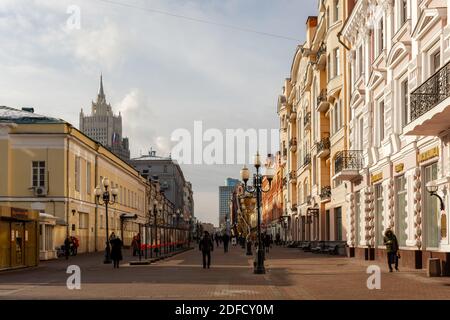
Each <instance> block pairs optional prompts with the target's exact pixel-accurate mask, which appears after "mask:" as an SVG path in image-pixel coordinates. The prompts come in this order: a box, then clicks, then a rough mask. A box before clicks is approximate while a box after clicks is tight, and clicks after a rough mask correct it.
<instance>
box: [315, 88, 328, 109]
mask: <svg viewBox="0 0 450 320" xmlns="http://www.w3.org/2000/svg"><path fill="white" fill-rule="evenodd" d="M325 101H327V89H322V91H320V94H319V96H318V97H317V106H319V105H320V104H321V103H322V102H325Z"/></svg>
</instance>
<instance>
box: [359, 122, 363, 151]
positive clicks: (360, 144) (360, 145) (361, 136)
mask: <svg viewBox="0 0 450 320" xmlns="http://www.w3.org/2000/svg"><path fill="white" fill-rule="evenodd" d="M358 127H359V128H358V129H359V130H358V150H363V149H364V118H363V117H362V116H361V117H359V120H358Z"/></svg>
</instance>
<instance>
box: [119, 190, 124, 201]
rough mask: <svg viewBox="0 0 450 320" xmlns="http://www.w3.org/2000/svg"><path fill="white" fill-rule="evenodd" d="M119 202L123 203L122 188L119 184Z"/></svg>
mask: <svg viewBox="0 0 450 320" xmlns="http://www.w3.org/2000/svg"><path fill="white" fill-rule="evenodd" d="M119 203H120V204H123V188H122V186H120V191H119Z"/></svg>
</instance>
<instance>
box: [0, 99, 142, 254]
mask: <svg viewBox="0 0 450 320" xmlns="http://www.w3.org/2000/svg"><path fill="white" fill-rule="evenodd" d="M30 111H31V110H28V111H23V110H17V109H12V108H8V107H0V205H1V206H4V207H11V208H21V209H23V210H30V211H31V210H35V211H37V212H38V213H39V230H38V232H39V247H40V250H39V252H40V258H41V259H51V258H55V256H56V251H55V250H56V247H59V246H61V245H62V244H63V243H64V239H65V238H66V236H75V237H77V238H78V239H79V248H78V252H80V253H82V252H93V251H101V250H103V249H104V247H105V237H106V213H105V207H104V206H102V205H98V204H96V199H95V194H94V189H95V187H96V186H101V181H102V179H103V178H106V177H107V178H109V181H110V185H111V187H115V188H117V190H118V196H117V199H116V203H115V204H114V205H110V206H109V211H108V218H109V230H110V232H115V233H116V234H117V235H120V236H121V237H122V238H123V240H124V243H125V245H129V244H130V242H131V238H132V236H133V235H135V234H137V233H138V232H141V233H143V232H142V231H143V229H142V228H143V226H144V224H145V223H147V221H148V215H147V214H148V212H149V211H148V207H149V202H150V200H146V199H150V197H149V196H148V193H149V188H150V185H149V184H148V181H147V180H146V179H144V178H142V177H141V176H139V174H138V172H137V171H136V170H134V169H133V168H132V167H131V166H129V165H128V164H127V163H125V162H124V161H122V160H121V159H120V158H118V157H117V156H116V155H114V154H113V153H111V152H110V151H109V150H107V149H106V148H104V147H103V146H102V145H100V144H99V143H97V142H95V141H94V140H92V139H90V138H88V137H87V136H86V135H84V134H83V133H81V132H80V131H78V130H77V129H76V128H74V127H73V126H71V125H70V124H69V123H67V122H65V121H62V120H59V119H54V118H50V117H45V116H41V115H38V114H35V113H33V112H30ZM124 218H125V219H124Z"/></svg>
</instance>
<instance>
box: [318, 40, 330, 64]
mask: <svg viewBox="0 0 450 320" xmlns="http://www.w3.org/2000/svg"><path fill="white" fill-rule="evenodd" d="M326 53H327V47H326V45H325V43H324V42H322V44H321V45H320V47H319V50H317V53H316V64H317V65H318V66H319V68H320V69H322V68H323V67H325V64H326V61H327V58H326Z"/></svg>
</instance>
